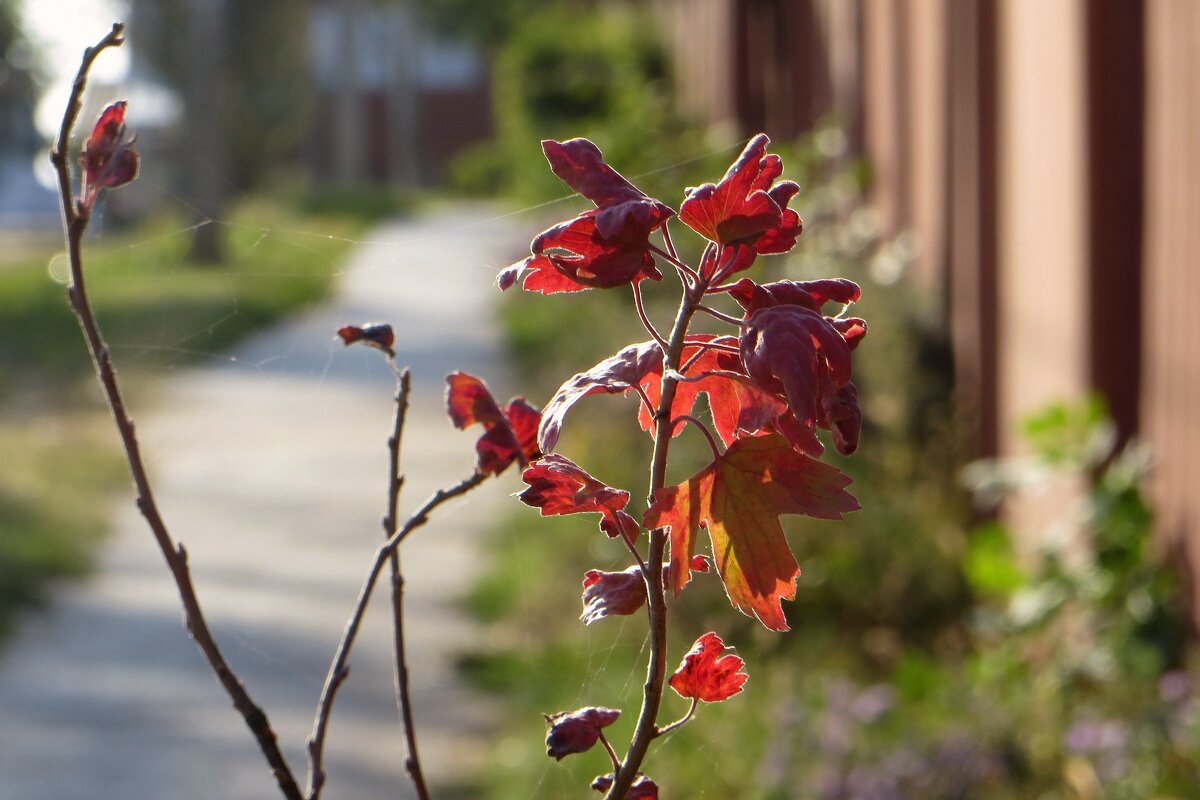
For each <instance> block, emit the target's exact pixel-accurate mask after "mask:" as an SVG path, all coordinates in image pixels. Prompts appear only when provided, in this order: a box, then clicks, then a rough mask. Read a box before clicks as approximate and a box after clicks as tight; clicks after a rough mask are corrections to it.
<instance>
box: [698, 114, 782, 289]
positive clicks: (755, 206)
mask: <svg viewBox="0 0 1200 800" xmlns="http://www.w3.org/2000/svg"><path fill="white" fill-rule="evenodd" d="M769 143H770V139H768V138H767V136H766V134H762V133H760V134H758V135H757V136H755V137H754V138H753V139H751V140H750V141H749V142H748V143H747V144H746V148H745V149H744V150H743V151H742V154H741V155H740V156H738V158H737V160H736V161H734V162H733V165H732V166H730V168H729V170H728V171H727V172H726V173H725V177H723V178H722V179H721V181H720V182H719V183H715V184H713V183H706V184H703V185H701V186H696V187H693V188H689V189H688V190H687V198H686V199H685V200H684V201H683V205H681V206H680V207H679V219H680V221H681V222H683V223H684V224H686V225H687V226H688V227H690V228H691V229H692V230H694V231H696V232H697V233H699V234H700V235H701V236H703V237H704V238H706V239H708V240H709V241H711V242H716V243H717V244H719V245H722V247H721V248H720V255H719V256H715V257H714V258H715V260H714V261H712V262H711V263H708V264H702V265H701V269H700V274H701V275H705V276H712V275H714V274H716V273H720V274H722V275H730V274H733V273H735V272H740V271H741V270H744V269H746V268H748V267H749V266H750V265H751V264H752V263H753V262H754V257H755V256H756V255H766V254H775V253H786V252H787V251H788V250H791V249H792V247H793V245H795V244H796V238H797V237H798V236H799V235H800V232H801V230H802V223H801V222H800V217H799V216H798V215H797V214H796V212H795V211H792V210H791V209H789V208H788V207H787V206H788V203H789V202H791V199H792V197H794V196H795V194H796V192H798V191H799V190H800V187H799V186H797V185H796V184H795V183H793V182H792V181H780V182H779V183H774V185H772V184H773V182H774V181H775V179H776V178H778V177H779V176H780V175H781V174H782V173H783V161H782V160H781V159H780V158H779V156H777V155H773V154H769V153H767V145H768V144H769Z"/></svg>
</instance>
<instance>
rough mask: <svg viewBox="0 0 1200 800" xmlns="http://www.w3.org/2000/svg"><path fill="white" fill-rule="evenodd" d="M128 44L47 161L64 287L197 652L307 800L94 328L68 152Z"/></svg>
mask: <svg viewBox="0 0 1200 800" xmlns="http://www.w3.org/2000/svg"><path fill="white" fill-rule="evenodd" d="M123 42H124V25H122V24H121V23H116V24H114V25H113V27H112V30H111V31H110V32H109V34H108V35H107V36H105V37H104V38H103V39H102V40H100V42H99V43H98V44H97V45H96V46H95V47H89V48H88V49H87V50H86V51H84V55H83V61H82V63H81V64H80V67H79V72H78V73H77V75H76V76H75V82H74V84H73V86H72V88H71V96H70V99H69V100H68V102H67V109H66V112H65V113H64V115H63V121H62V127H61V128H60V130H59V135H58V140H57V142H56V143H55V145H54V148H53V150H51V153H50V160H51V162H52V163H53V164H54V169H55V172H56V173H57V174H58V187H59V200H60V202H61V204H62V214H63V224H64V228H65V235H66V238H67V251H68V254H69V258H70V264H71V280H70V283H69V284H68V286H67V296H68V298H69V300H70V303H71V309H72V310H73V311H74V312H75V317H76V319H77V320H78V321H79V327H80V330H81V331H82V332H83V337H84V339H85V340H86V342H87V346H88V351H89V352H90V353H91V356H92V363H93V365H94V366H95V368H96V375H97V377H98V379H99V381H100V385H101V387H102V388H103V390H104V397H105V400H106V401H107V402H108V407H109V410H110V411H111V412H112V416H113V420H114V422H115V423H116V426H117V431H118V433H119V434H120V437H121V444H122V446H123V447H124V449H125V458H126V461H127V462H128V465H129V472H130V476H131V477H132V479H133V484H134V487H135V490H136V492H137V507H138V510H139V511H140V512H141V514H142V516H143V517H144V518H145V519H146V524H147V525H148V526H149V528H150V532H151V533H152V534H153V535H154V540H155V542H156V543H157V544H158V548H159V550H160V551H161V552H162V556H163V560H164V561H166V563H167V567H168V568H169V569H170V571H171V576H172V577H173V578H174V580H175V585H176V587H177V588H178V590H179V599H180V602H181V603H182V605H183V612H184V620H185V624H186V626H187V630H188V632H189V633H190V634H191V636H192V639H193V640H194V641H195V642H196V646H197V647H199V648H200V652H201V653H203V655H204V658H205V660H207V662H208V665H209V667H211V668H212V671H213V672H214V673H215V675H216V677H217V680H218V681H220V683H221V686H222V687H223V688H224V689H225V692H226V693H227V694H228V695H229V698H230V699H231V700H232V701H233V705H234V708H236V709H237V711H238V713H240V714H241V715H242V718H243V719H244V720H245V721H246V726H247V727H248V728H249V729H250V732H251V733H252V734H253V735H254V738H255V740H256V741H257V742H258V746H259V749H260V750H261V751H262V753H263V756H264V758H266V761H267V764H268V765H269V766H270V768H271V772H272V773H273V774H274V776H275V781H276V783H277V784H278V785H279V790H280V792H282V794H283V796H284V797H286V798H288V800H302V797H303V796H302V795H301V794H300V788H299V786H297V784H296V780H295V778H294V777H293V775H292V771H291V768H290V767H289V766H288V764H287V760H286V759H285V758H284V757H283V754H282V753H281V752H280V750H279V745H278V743H277V741H276V737H275V732H274V731H273V730H272V729H271V725H270V722H269V721H268V719H267V715H266V714H265V713H264V712H263V710H262V709H261V708H260V707H259V706H258V705H257V704H256V703H255V702H254V701H253V700H252V699H251V698H250V695H249V693H248V692H247V691H246V688H245V686H243V685H242V682H241V680H240V679H239V678H238V677H237V675H236V674H235V673H234V672H233V670H232V668H231V667H230V666H229V663H228V662H227V661H226V660H225V656H224V654H222V653H221V650H220V648H219V647H218V646H217V643H216V641H215V639H214V638H213V635H212V631H211V630H210V629H209V627H208V622H207V621H206V620H205V618H204V613H203V612H202V611H201V608H200V602H199V600H198V599H197V597H196V590H195V587H194V586H193V585H192V578H191V572H190V570H189V569H188V557H187V551H186V550H185V549H184V547H183V545H182V544H176V543H175V541H174V540H173V539H172V538H171V534H170V532H169V531H168V530H167V526H166V523H165V522H163V519H162V515H161V514H160V513H159V510H158V504H157V503H156V502H155V500H154V492H153V491H152V489H151V486H150V480H149V478H148V476H147V474H146V468H145V464H144V462H143V461H142V454H141V448H140V446H139V444H138V440H137V434H136V432H135V426H134V422H133V420H132V419H131V418H130V416H129V413H128V411H127V410H126V406H125V399H124V397H123V396H122V394H121V389H120V385H119V384H118V382H117V374H116V370H115V369H114V367H113V363H112V356H111V353H110V352H109V347H108V344H107V343H106V342H105V341H104V337H103V335H102V334H101V332H100V327H99V324H98V323H97V321H96V316H95V314H94V312H93V311H92V307H91V302H90V301H89V300H88V294H87V285H86V283H85V281H84V273H83V256H82V240H83V234H84V231H85V230H86V229H87V225H88V220H89V218H90V209H89V210H81V209H80V207H79V206H78V205H77V204H76V202H75V199H74V197H73V196H72V193H71V171H70V167H69V165H68V162H67V152H68V147H69V144H70V138H71V131H72V129H73V128H74V125H75V121H76V119H77V118H78V116H79V109H80V103H81V97H82V95H83V90H84V87H85V86H86V85H87V74H88V71H89V70H90V69H91V66H92V63H93V62H94V61H95V60H96V56H98V55H99V54H100V53H101V52H102V51H104V50H105V49H107V48H109V47H116V46H119V45H120V44H122V43H123Z"/></svg>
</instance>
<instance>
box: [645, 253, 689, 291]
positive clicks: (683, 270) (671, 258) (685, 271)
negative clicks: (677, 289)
mask: <svg viewBox="0 0 1200 800" xmlns="http://www.w3.org/2000/svg"><path fill="white" fill-rule="evenodd" d="M650 251H651V252H653V253H657V254H658V255H659V256H660V257H661V258H664V259H666V260H667V261H668V262H670V264H671V265H672V266H673V267H675V270H676V271H677V272H679V278H680V280H681V281H682V282H683V285H684V288H686V289H691V288H693V287H695V286H696V285H697V284H699V283H700V276H699V275H698V274H696V270H694V269H692V268H691V267H690V266H688V265H687V264H685V263H683V262H682V261H680V260H679V258H678V257H676V256H675V254H674V253H668V252H667V251H666V250H663V249H662V248H661V247H659V246H658V245H654V244H652V245H650Z"/></svg>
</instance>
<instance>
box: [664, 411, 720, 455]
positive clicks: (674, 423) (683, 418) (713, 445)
mask: <svg viewBox="0 0 1200 800" xmlns="http://www.w3.org/2000/svg"><path fill="white" fill-rule="evenodd" d="M680 422H690V423H691V424H692V425H694V426H696V427H697V428H699V429H700V432H701V433H703V434H704V438H705V439H708V448H709V449H710V450H712V454H713V458H714V459H717V458H720V457H721V449H720V448H719V447H717V439H716V437H715V436H713V435H712V431H710V430H709V429H708V426H707V425H705V424H704V423H703V422H701V421H700V420H698V419H696V418H695V417H693V416H692V415H691V414H680V415H679V416H678V417H676V418H675V419H673V420H671V431H672V432H674V430H675V428H676V427H678V423H680Z"/></svg>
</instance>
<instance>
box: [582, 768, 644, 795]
mask: <svg viewBox="0 0 1200 800" xmlns="http://www.w3.org/2000/svg"><path fill="white" fill-rule="evenodd" d="M614 780H615V778H614V777H613V774H612V773H611V772H610V773H609V774H607V775H599V776H597V777H596V779H595V780H593V781H592V788H593V789H595V790H596V791H597V792H600V793H601V794H604V793H606V792H608V790H609V789H610V788H612V785H613V781H614ZM625 800H658V784H657V783H655V782H654V781H652V780H650V779H649V778H647V777H646V776H645V775H642V774H641V773H640V772H639V773H638V775H637V777H636V778H634V779H633V783H632V784H631V785H630V787H629V791H628V792H626V793H625Z"/></svg>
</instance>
